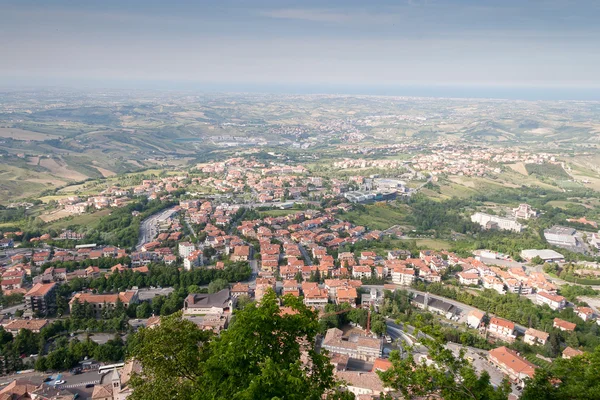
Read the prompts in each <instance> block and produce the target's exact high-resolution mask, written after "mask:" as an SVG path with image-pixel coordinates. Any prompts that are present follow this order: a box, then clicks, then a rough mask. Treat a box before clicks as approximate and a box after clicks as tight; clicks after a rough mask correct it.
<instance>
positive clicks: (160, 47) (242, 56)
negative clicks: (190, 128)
mask: <svg viewBox="0 0 600 400" xmlns="http://www.w3.org/2000/svg"><path fill="white" fill-rule="evenodd" d="M109 83H110V84H119V83H122V84H124V85H135V84H136V83H139V84H140V85H150V86H152V85H156V86H161V85H163V86H165V85H166V86H168V85H170V84H173V85H175V84H177V85H180V86H186V85H189V86H190V87H191V86H193V87H202V86H203V85H205V86H206V87H211V88H219V87H224V88H232V89H235V88H236V87H240V88H248V87H264V88H276V87H278V86H280V87H300V88H301V87H306V88H312V87H314V88H319V87H321V88H325V89H326V88H335V87H337V88H339V87H344V86H347V87H357V88H358V87H362V88H369V87H373V88H380V89H381V88H386V87H401V86H405V87H408V86H413V87H425V86H431V87H471V88H472V87H488V88H490V87H492V88H493V87H495V88H506V87H533V88H555V89H556V88H558V89H565V90H570V89H573V88H574V89H581V90H588V91H589V90H592V89H594V90H596V89H598V88H600V1H599V0H543V1H538V0H394V1H391V0H361V1H357V0H343V1H327V0H320V1H315V0H302V1H294V2H292V1H287V0H246V1H242V0H217V1H203V0H196V1H182V0H169V1H165V0H160V1H158V0H143V1H141V0H118V1H115V0H103V1H86V0H73V1H71V0H53V1H51V0H47V1H33V0H0V85H10V84H15V85H18V84H30V85H37V84H39V85H44V84H48V85H52V84H73V85H78V84H83V85H90V86H101V85H103V84H105V85H108V84H109ZM367 91H368V90H367ZM596 92H597V91H596Z"/></svg>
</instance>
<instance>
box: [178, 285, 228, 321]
mask: <svg viewBox="0 0 600 400" xmlns="http://www.w3.org/2000/svg"><path fill="white" fill-rule="evenodd" d="M234 305H235V298H233V297H232V296H231V293H230V291H229V289H223V290H221V291H220V292H217V293H213V294H208V293H199V294H189V295H188V297H186V298H185V301H184V302H183V315H206V314H225V313H230V312H231V311H232V310H233V307H234Z"/></svg>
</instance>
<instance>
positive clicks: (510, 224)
mask: <svg viewBox="0 0 600 400" xmlns="http://www.w3.org/2000/svg"><path fill="white" fill-rule="evenodd" d="M471 221H472V222H474V223H476V224H479V225H481V227H482V228H484V229H500V230H505V231H513V232H522V231H523V225H522V224H520V223H519V222H517V221H515V220H514V219H510V218H504V217H499V216H497V215H491V214H485V213H480V212H478V213H475V214H473V215H472V216H471Z"/></svg>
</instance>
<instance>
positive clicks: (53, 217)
mask: <svg viewBox="0 0 600 400" xmlns="http://www.w3.org/2000/svg"><path fill="white" fill-rule="evenodd" d="M69 215H72V214H71V213H69V212H67V211H65V210H56V211H53V212H51V213H48V214H42V215H40V219H41V220H42V221H44V222H52V221H57V220H59V219H61V218H65V217H68V216H69Z"/></svg>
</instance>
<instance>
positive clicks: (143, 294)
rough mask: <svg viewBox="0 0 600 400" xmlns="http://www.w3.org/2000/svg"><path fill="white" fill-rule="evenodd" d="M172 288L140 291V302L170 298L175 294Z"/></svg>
mask: <svg viewBox="0 0 600 400" xmlns="http://www.w3.org/2000/svg"><path fill="white" fill-rule="evenodd" d="M173 290H175V289H173V288H172V287H166V288H154V289H152V288H143V289H139V290H138V298H139V299H140V301H145V300H152V299H153V298H154V297H156V296H159V295H160V296H168V295H170V294H171V292H173Z"/></svg>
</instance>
